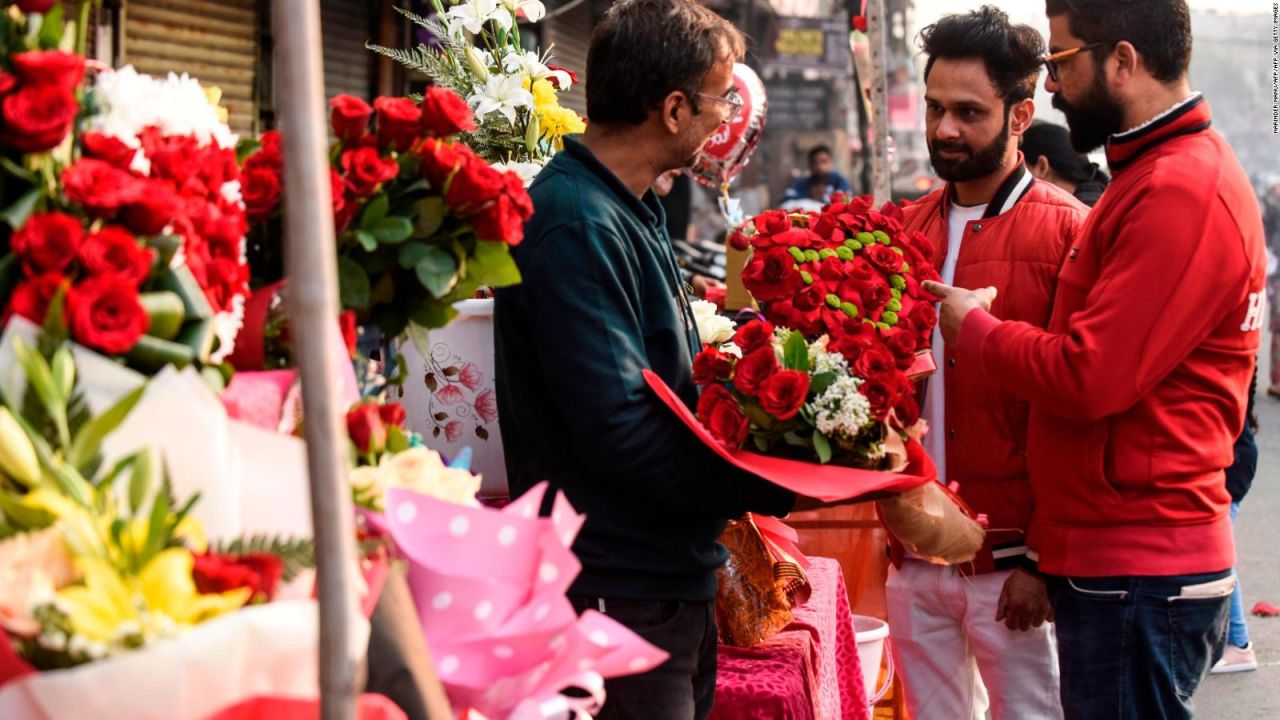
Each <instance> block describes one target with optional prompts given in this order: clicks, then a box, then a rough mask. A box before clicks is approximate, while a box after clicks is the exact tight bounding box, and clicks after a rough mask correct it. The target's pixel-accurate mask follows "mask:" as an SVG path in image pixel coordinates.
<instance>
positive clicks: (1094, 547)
mask: <svg viewBox="0 0 1280 720" xmlns="http://www.w3.org/2000/svg"><path fill="white" fill-rule="evenodd" d="M1102 4H1104V3H1101V2H1096V1H1088V0H1071V1H1070V2H1068V1H1067V0H1047V2H1046V11H1047V15H1048V19H1049V27H1050V34H1049V37H1048V38H1047V41H1046V39H1045V38H1042V37H1041V35H1040V34H1039V33H1038V32H1037V31H1036V30H1034V29H1033V28H1031V27H1028V26H1025V25H1016V24H1013V23H1011V22H1010V20H1009V19H1008V17H1007V15H1006V14H1005V13H1003V12H1002V11H1000V10H998V9H997V8H994V7H990V6H988V7H984V8H982V9H981V10H978V11H974V12H971V13H967V14H959V15H950V16H947V17H944V18H942V19H940V20H938V21H937V22H936V23H934V24H933V25H931V26H930V27H928V28H927V29H926V30H924V31H923V33H922V34H921V37H920V40H921V46H922V47H921V49H922V51H923V53H924V54H925V56H926V66H925V70H924V74H923V79H922V82H923V86H924V90H925V92H924V97H925V108H926V110H925V112H926V134H927V140H928V147H929V154H930V159H931V162H932V164H933V167H934V170H935V172H936V173H937V175H938V176H939V177H940V178H942V179H943V180H945V181H946V184H945V187H943V188H942V189H940V190H937V191H935V192H933V193H931V194H930V195H928V196H926V197H924V198H922V199H921V200H920V201H918V202H915V203H912V204H910V205H909V206H908V207H907V208H906V211H905V212H906V218H905V224H906V228H907V229H908V230H910V231H919V232H921V233H923V234H924V235H925V236H926V237H928V239H929V240H930V241H931V242H932V244H933V246H934V248H935V251H934V256H933V258H932V260H933V262H934V264H935V265H936V267H937V268H938V269H939V272H940V275H941V277H942V282H941V283H933V284H930V285H929V286H928V287H929V289H931V290H932V291H933V292H934V293H935V294H936V295H937V296H938V297H939V298H940V305H939V308H940V323H939V325H938V328H937V330H936V332H935V335H934V342H933V352H934V354H935V358H936V364H937V366H938V371H937V373H935V374H934V375H933V376H932V377H930V378H929V379H928V380H926V381H925V382H924V383H922V385H921V387H920V388H919V390H918V393H919V395H918V396H919V398H920V400H921V407H922V409H923V416H924V417H925V418H926V419H927V420H928V423H929V426H930V427H931V431H930V433H929V434H928V435H927V436H926V445H927V448H928V450H929V453H930V455H931V456H932V458H933V459H934V461H935V463H936V465H937V467H938V470H939V479H940V480H941V481H942V482H947V483H950V482H955V483H957V484H958V486H959V492H960V495H961V496H962V497H963V499H964V500H965V501H966V502H967V503H968V504H969V505H970V506H971V507H972V508H973V509H974V510H975V511H976V512H978V513H982V514H984V515H986V516H987V518H988V521H989V527H988V535H987V542H986V545H985V546H984V548H983V550H982V552H980V553H979V556H978V558H977V560H975V561H974V562H973V563H970V564H966V565H964V566H945V565H936V564H931V563H927V562H925V561H923V560H921V559H919V558H916V557H913V556H912V555H911V553H909V552H906V551H904V550H903V549H902V548H901V547H900V546H899V545H898V544H896V543H893V545H892V547H891V556H892V559H893V568H892V570H891V572H890V576H889V579H888V583H887V587H886V597H887V607H888V614H889V624H890V630H891V637H892V638H893V644H892V646H893V649H894V653H895V660H896V665H897V668H898V672H899V673H901V675H902V677H903V679H904V681H905V688H906V696H907V699H908V706H909V708H910V711H911V715H912V717H915V718H919V719H920V720H931V719H932V718H943V719H946V720H951V719H954V718H974V719H975V720H978V719H980V718H983V717H985V716H986V714H987V713H988V712H989V713H990V715H991V717H993V718H996V720H999V719H1000V718H1055V717H1066V718H1156V717H1162V718H1179V717H1191V715H1192V712H1193V709H1192V703H1191V698H1192V696H1193V695H1194V693H1195V691H1196V688H1197V686H1198V685H1199V683H1200V682H1201V680H1202V679H1203V678H1204V676H1205V675H1206V673H1208V672H1209V671H1210V669H1211V668H1212V667H1214V666H1215V664H1218V665H1217V667H1218V668H1219V669H1220V670H1238V669H1249V667H1250V666H1252V667H1256V660H1255V659H1254V655H1253V649H1252V646H1251V645H1250V643H1249V640H1248V637H1247V632H1246V630H1245V627H1244V624H1243V613H1242V611H1241V610H1240V605H1239V594H1238V583H1237V580H1236V577H1235V574H1234V572H1233V570H1232V567H1233V566H1234V564H1235V549H1234V542H1233V537H1232V521H1233V518H1234V517H1235V513H1236V511H1237V509H1238V507H1239V500H1240V499H1241V498H1242V497H1243V495H1244V492H1245V491H1246V490H1247V487H1248V484H1249V480H1250V479H1251V477H1252V464H1253V463H1254V462H1256V448H1255V449H1254V450H1253V455H1252V458H1253V460H1251V459H1250V455H1249V447H1251V446H1252V434H1251V433H1252V430H1253V426H1252V423H1250V422H1248V421H1247V418H1249V417H1251V416H1252V413H1251V411H1250V398H1251V397H1252V395H1251V382H1252V381H1253V379H1254V377H1255V367H1256V357H1257V354H1258V352H1259V349H1260V344H1261V330H1262V326H1263V322H1264V319H1265V318H1264V313H1265V307H1266V287H1265V282H1266V280H1265V278H1266V274H1267V265H1268V255H1267V252H1266V249H1265V244H1264V242H1265V240H1264V231H1263V224H1262V217H1261V214H1260V212H1259V208H1258V204H1257V201H1256V199H1255V197H1254V194H1253V191H1252V190H1251V188H1250V185H1249V182H1248V179H1247V178H1246V176H1245V173H1244V171H1243V170H1242V169H1241V167H1240V165H1239V163H1238V162H1237V161H1236V159H1235V156H1234V154H1233V152H1232V150H1231V148H1230V147H1229V146H1228V145H1227V143H1226V142H1225V141H1224V140H1223V138H1222V137H1221V136H1220V135H1218V134H1217V133H1216V132H1215V131H1214V130H1213V128H1212V114H1211V112H1210V108H1209V103H1208V102H1207V101H1206V100H1205V98H1204V97H1203V96H1202V95H1201V94H1199V93H1197V92H1193V91H1192V89H1191V87H1190V85H1189V82H1188V76H1187V70H1188V65H1189V61H1190V54H1191V28H1190V20H1189V13H1188V9H1187V6H1186V3H1185V2H1184V1H1183V0H1133V1H1132V2H1126V3H1105V4H1106V5H1107V7H1106V12H1101V11H1100V9H1099V7H1097V6H1100V5H1102ZM743 52H744V40H743V36H742V34H741V33H740V32H739V31H738V30H737V29H735V28H734V27H733V26H732V25H731V24H729V23H728V22H726V21H725V20H724V19H722V18H721V17H719V16H718V15H716V14H715V13H714V12H712V11H711V10H709V9H707V8H706V7H704V6H703V5H700V4H698V3H696V2H693V1H692V0H623V1H622V2H618V3H615V4H614V5H613V6H612V7H611V8H610V9H609V11H608V12H607V13H606V15H605V16H604V18H603V20H602V21H601V23H600V24H599V25H598V27H597V29H596V30H595V33H594V36H593V38H592V42H591V47H590V51H589V55H588V67H587V76H588V78H589V79H590V80H589V83H588V86H587V105H588V116H589V117H590V118H591V122H590V124H589V126H588V128H587V130H586V132H585V133H584V134H583V135H582V136H580V137H579V138H576V139H574V138H569V139H566V141H565V149H564V151H563V152H561V153H559V154H557V155H556V156H555V157H554V159H553V160H552V161H551V162H550V163H549V164H548V165H547V167H546V168H545V169H544V170H543V171H542V173H541V174H540V175H539V176H538V177H537V179H536V181H535V182H534V183H533V184H532V186H531V187H530V191H529V192H530V195H531V197H532V199H533V203H534V207H535V212H534V214H533V217H532V219H531V220H530V221H529V223H528V224H527V225H526V227H525V240H524V242H523V243H522V244H521V245H519V246H518V247H516V248H514V250H513V255H514V257H515V260H516V263H517V265H518V266H519V269H520V272H521V275H522V276H523V278H524V281H523V283H521V284H520V285H517V286H513V287H510V288H504V289H500V290H498V291H497V292H496V299H495V302H496V308H495V336H496V375H497V382H498V388H497V389H498V398H499V415H500V421H501V424H502V430H503V436H504V440H505V451H506V460H507V467H508V471H509V476H510V484H511V490H512V493H513V494H514V495H518V494H520V493H522V492H524V491H526V490H527V489H529V488H530V487H532V486H533V485H534V484H535V483H537V482H539V481H542V480H549V481H550V483H551V484H552V486H554V487H556V488H559V489H561V490H563V491H564V492H565V493H566V494H567V495H568V498H569V500H570V501H571V502H572V504H573V505H574V507H576V508H577V509H578V510H580V511H582V512H584V513H585V514H586V523H585V525H584V527H583V529H582V531H581V534H580V535H579V537H578V541H577V542H576V544H575V546H574V550H575V552H576V554H577V555H578V557H579V559H580V560H581V562H582V566H583V569H582V573H581V575H580V576H579V577H578V579H577V580H576V582H575V583H574V585H573V587H572V588H571V589H570V594H571V597H572V599H573V602H574V604H575V606H576V607H577V608H578V609H579V610H580V611H581V610H585V609H588V608H589V609H594V610H597V611H599V612H603V613H605V614H607V615H609V616H611V617H613V618H614V619H616V620H618V621H620V622H621V623H623V624H625V625H627V626H628V627H630V628H632V629H633V630H634V631H635V632H636V633H638V634H639V635H641V636H642V637H644V638H645V639H647V640H649V641H650V642H652V643H653V644H655V645H657V646H658V647H660V648H662V649H663V650H665V651H666V652H668V653H669V654H670V659H669V660H667V661H666V662H665V663H664V664H662V665H661V666H659V667H658V668H656V669H654V670H652V671H649V672H646V673H642V674H638V675H633V676H629V677H625V678H620V679H616V680H610V681H609V682H608V683H607V690H608V701H607V703H606V705H605V708H604V711H603V714H602V715H601V716H600V717H605V718H633V717H634V718H673V719H682V718H704V717H706V716H707V714H708V713H709V712H710V708H711V704H712V702H713V700H714V687H715V676H716V620H715V608H714V597H715V594H716V574H715V572H716V569H717V568H718V567H719V566H720V565H721V564H722V563H723V562H724V561H725V558H726V552H725V549H724V548H723V547H722V546H721V545H720V544H719V543H718V542H717V537H718V536H719V534H720V532H721V531H722V530H723V528H724V527H725V523H726V521H727V520H728V519H731V518H734V517H737V516H739V515H741V514H742V513H744V512H747V511H751V512H756V513H762V514H771V515H778V516H783V515H786V514H787V513H789V512H791V511H793V510H798V509H812V508H816V507H821V504H820V503H817V502H815V501H813V500H811V499H808V498H805V497H798V496H796V495H795V494H794V493H791V492H789V491H786V490H783V489H781V488H779V487H777V486H774V485H771V484H769V483H767V482H764V481H762V480H760V479H758V478H756V477H754V476H752V475H750V474H748V473H746V472H743V471H741V470H738V469H736V468H734V467H732V466H730V465H729V464H728V463H726V462H725V461H724V460H722V459H721V458H720V457H719V456H718V455H716V454H715V453H713V452H712V451H711V450H709V449H707V448H706V447H705V446H703V445H702V444H701V443H699V442H698V441H697V440H696V439H695V438H694V437H693V436H692V435H691V434H690V433H688V432H687V430H686V429H685V428H684V427H683V425H682V423H681V422H680V421H679V420H678V419H677V418H676V417H675V416H673V415H672V414H670V413H669V412H667V410H666V409H665V408H664V407H663V406H662V404H661V403H660V402H659V401H658V400H657V399H656V398H655V397H654V396H653V395H652V394H650V393H649V392H648V390H647V387H646V384H645V381H644V380H643V379H642V377H641V370H643V369H648V370H651V371H653V372H654V373H656V374H658V375H659V376H660V377H661V378H662V379H663V380H664V381H665V382H666V384H667V385H668V386H669V387H670V388H672V390H673V391H674V392H675V393H676V394H677V395H678V396H679V397H680V398H681V399H682V400H683V401H684V402H685V403H686V404H688V405H689V406H691V407H692V406H694V405H695V404H696V402H697V397H698V391H697V389H696V386H695V384H694V381H693V375H692V367H691V363H692V357H693V356H694V355H695V354H696V353H697V352H698V350H699V347H700V344H699V339H698V335H697V329H696V322H695V320H694V318H693V317H692V312H691V309H690V305H689V296H690V294H691V292H690V291H691V288H690V287H689V286H688V284H687V282H686V281H687V280H689V279H690V277H691V275H693V274H697V275H703V272H697V273H693V272H691V271H689V270H688V268H687V267H686V268H685V272H684V274H682V267H681V263H680V262H679V261H678V259H677V256H676V253H675V252H674V251H673V241H675V242H676V243H683V244H684V245H685V246H688V240H689V237H688V236H687V235H686V236H685V237H676V236H675V235H676V233H678V232H679V230H680V229H681V228H682V227H687V224H688V223H687V221H684V222H683V223H680V222H677V223H676V227H675V230H676V233H673V232H672V229H671V228H669V226H668V222H667V221H668V216H667V214H666V213H665V212H664V210H663V207H662V205H661V203H660V201H659V199H658V195H659V194H666V193H667V192H669V191H670V189H671V188H670V186H669V182H670V181H671V180H672V176H671V175H669V174H670V173H673V172H675V171H678V170H679V169H681V168H683V167H686V166H688V165H689V164H690V162H691V159H693V158H695V157H696V156H697V154H698V152H699V150H700V149H701V148H702V147H703V146H704V144H705V143H706V142H707V139H708V137H709V136H710V135H711V134H712V133H714V132H715V131H716V129H717V128H718V127H719V126H721V125H722V124H723V123H726V122H728V121H729V120H730V119H731V118H732V117H733V116H734V114H735V113H736V112H738V111H739V110H740V109H741V106H740V104H739V101H737V100H736V98H737V95H736V93H735V92H734V82H733V75H732V68H733V63H734V62H735V61H737V60H739V59H741V57H742V56H743ZM1042 71H1045V73H1044V75H1045V76H1044V80H1043V81H1044V83H1045V88H1046V89H1047V90H1048V91H1049V92H1050V93H1051V94H1052V95H1053V106H1054V107H1055V108H1057V109H1058V110H1061V111H1062V112H1063V114H1064V115H1065V116H1066V119H1067V127H1066V128H1065V129H1064V128H1061V127H1057V126H1053V125H1047V124H1041V123H1037V122H1035V121H1034V119H1033V118H1034V116H1035V114H1036V113H1035V110H1036V109H1035V103H1034V100H1033V96H1034V93H1035V89H1036V86H1037V84H1038V83H1039V82H1040V81H1041V77H1042ZM1104 145H1105V152H1106V157H1107V164H1108V167H1109V170H1110V173H1111V176H1110V177H1109V176H1108V174H1107V173H1106V172H1103V171H1102V170H1101V169H1100V168H1099V167H1098V166H1097V165H1095V164H1093V163H1091V162H1089V161H1088V159H1087V158H1086V157H1085V154H1087V153H1088V152H1090V151H1093V150H1094V149H1096V148H1099V147H1102V146H1104ZM832 158H833V154H832V152H831V151H830V149H828V148H824V147H820V148H815V149H814V151H813V152H812V153H810V155H809V162H810V173H809V175H808V176H805V177H802V178H800V180H799V181H798V182H797V183H796V184H795V185H794V186H793V187H792V188H791V189H790V190H789V191H788V196H787V199H788V201H792V200H794V201H798V202H799V203H800V204H801V206H802V205H803V203H805V202H816V203H821V202H824V201H826V200H827V199H829V197H830V195H831V193H833V192H836V191H844V190H847V189H848V182H847V180H845V179H844V178H843V177H841V176H840V175H839V174H838V173H836V172H835V171H834V169H833V164H832ZM655 186H656V187H655ZM653 189H656V190H658V193H655V192H652V191H651V190H653ZM685 254H686V255H688V252H687V251H686V253H685ZM687 264H688V263H687V262H686V263H685V265H686V266H687ZM714 267H715V263H714V262H711V263H705V262H704V263H702V264H701V265H699V269H700V270H706V274H707V275H711V274H714ZM719 267H720V268H721V269H723V264H720V266H719ZM1209 268H1212V271H1211V272H1210V271H1208V270H1207V269H1209ZM704 276H705V275H704ZM722 279H723V274H721V275H720V277H716V278H713V280H715V281H716V282H719V281H720V280H722ZM1273 289H1274V288H1273ZM1272 322H1273V326H1274V325H1275V324H1276V322H1277V321H1276V318H1275V316H1274V314H1273V316H1272ZM1272 367H1273V373H1276V372H1280V370H1277V369H1276V368H1277V365H1276V364H1275V363H1273V365H1272ZM1268 392H1271V393H1272V394H1280V376H1276V375H1273V376H1272V377H1271V378H1270V385H1269V387H1268Z"/></svg>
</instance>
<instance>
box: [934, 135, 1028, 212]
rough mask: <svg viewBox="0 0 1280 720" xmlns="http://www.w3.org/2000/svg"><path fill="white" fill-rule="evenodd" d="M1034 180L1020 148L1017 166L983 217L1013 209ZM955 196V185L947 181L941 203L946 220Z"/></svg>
mask: <svg viewBox="0 0 1280 720" xmlns="http://www.w3.org/2000/svg"><path fill="white" fill-rule="evenodd" d="M1034 181H1035V177H1034V176H1032V174H1031V173H1030V172H1029V171H1028V170H1027V164H1026V162H1025V161H1024V160H1023V157H1022V151H1021V150H1019V151H1018V164H1017V166H1016V167H1014V168H1013V172H1011V173H1009V177H1007V178H1005V180H1004V182H1002V183H1000V187H999V188H998V189H997V190H996V194H995V195H994V196H993V197H992V198H991V201H990V202H988V203H987V211H986V212H985V213H983V214H982V217H983V218H984V219H985V218H993V217H995V216H997V215H1003V214H1004V213H1007V212H1009V211H1010V210H1012V209H1013V206H1014V205H1015V204H1017V202H1018V201H1019V200H1021V199H1022V197H1023V196H1024V195H1026V194H1027V191H1028V190H1030V189H1031V184H1032V182H1034ZM954 198H955V186H954V185H953V184H952V183H947V186H946V188H944V189H943V191H942V202H941V203H940V204H939V211H940V212H941V213H942V218H943V219H944V220H945V219H946V218H947V209H948V208H950V207H951V202H952V200H953V199H954Z"/></svg>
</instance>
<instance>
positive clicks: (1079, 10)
mask: <svg viewBox="0 0 1280 720" xmlns="http://www.w3.org/2000/svg"><path fill="white" fill-rule="evenodd" d="M1045 14H1046V15H1048V16H1049V17H1054V16H1057V15H1066V16H1067V18H1068V25H1067V27H1069V28H1070V29H1071V34H1072V35H1075V36H1076V37H1078V38H1080V39H1081V40H1082V41H1084V42H1086V43H1108V42H1111V43H1115V42H1120V41H1121V40H1127V41H1129V43H1130V44H1132V45H1133V47H1134V49H1136V50H1137V51H1138V54H1139V55H1141V56H1142V62H1143V64H1145V65H1146V66H1147V69H1148V70H1149V71H1150V72H1151V74H1152V75H1153V76H1154V77H1155V78H1156V79H1157V80H1159V81H1160V82H1163V83H1172V82H1176V81H1177V80H1180V79H1181V78H1182V77H1183V76H1185V75H1186V74H1187V68H1188V67H1190V65H1191V11H1190V10H1188V9H1187V3H1186V0H1045ZM1062 49H1063V50H1066V49H1067V48H1062ZM1100 49H1105V48H1100Z"/></svg>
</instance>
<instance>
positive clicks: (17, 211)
mask: <svg viewBox="0 0 1280 720" xmlns="http://www.w3.org/2000/svg"><path fill="white" fill-rule="evenodd" d="M39 201H40V188H32V189H30V190H28V191H27V192H26V193H25V194H24V195H23V196H22V197H20V198H18V199H17V200H15V201H14V202H13V204H12V205H10V206H9V207H7V208H5V209H4V210H3V211H0V220H3V221H4V222H5V224H7V225H8V226H9V227H11V228H13V229H14V230H17V229H19V228H21V227H22V226H23V225H24V224H26V222H27V218H29V217H31V213H32V212H34V211H35V209H36V203H38V202H39Z"/></svg>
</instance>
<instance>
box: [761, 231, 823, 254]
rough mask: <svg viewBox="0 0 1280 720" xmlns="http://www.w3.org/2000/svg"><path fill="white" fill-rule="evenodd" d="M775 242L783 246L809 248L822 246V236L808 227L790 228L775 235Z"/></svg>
mask: <svg viewBox="0 0 1280 720" xmlns="http://www.w3.org/2000/svg"><path fill="white" fill-rule="evenodd" d="M773 244H774V245H781V246H783V247H798V248H800V249H801V250H804V249H807V248H820V247H822V236H821V235H819V234H818V233H816V232H814V231H812V230H810V229H808V228H788V229H787V230H784V231H783V232H780V233H778V234H776V235H774V236H773Z"/></svg>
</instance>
